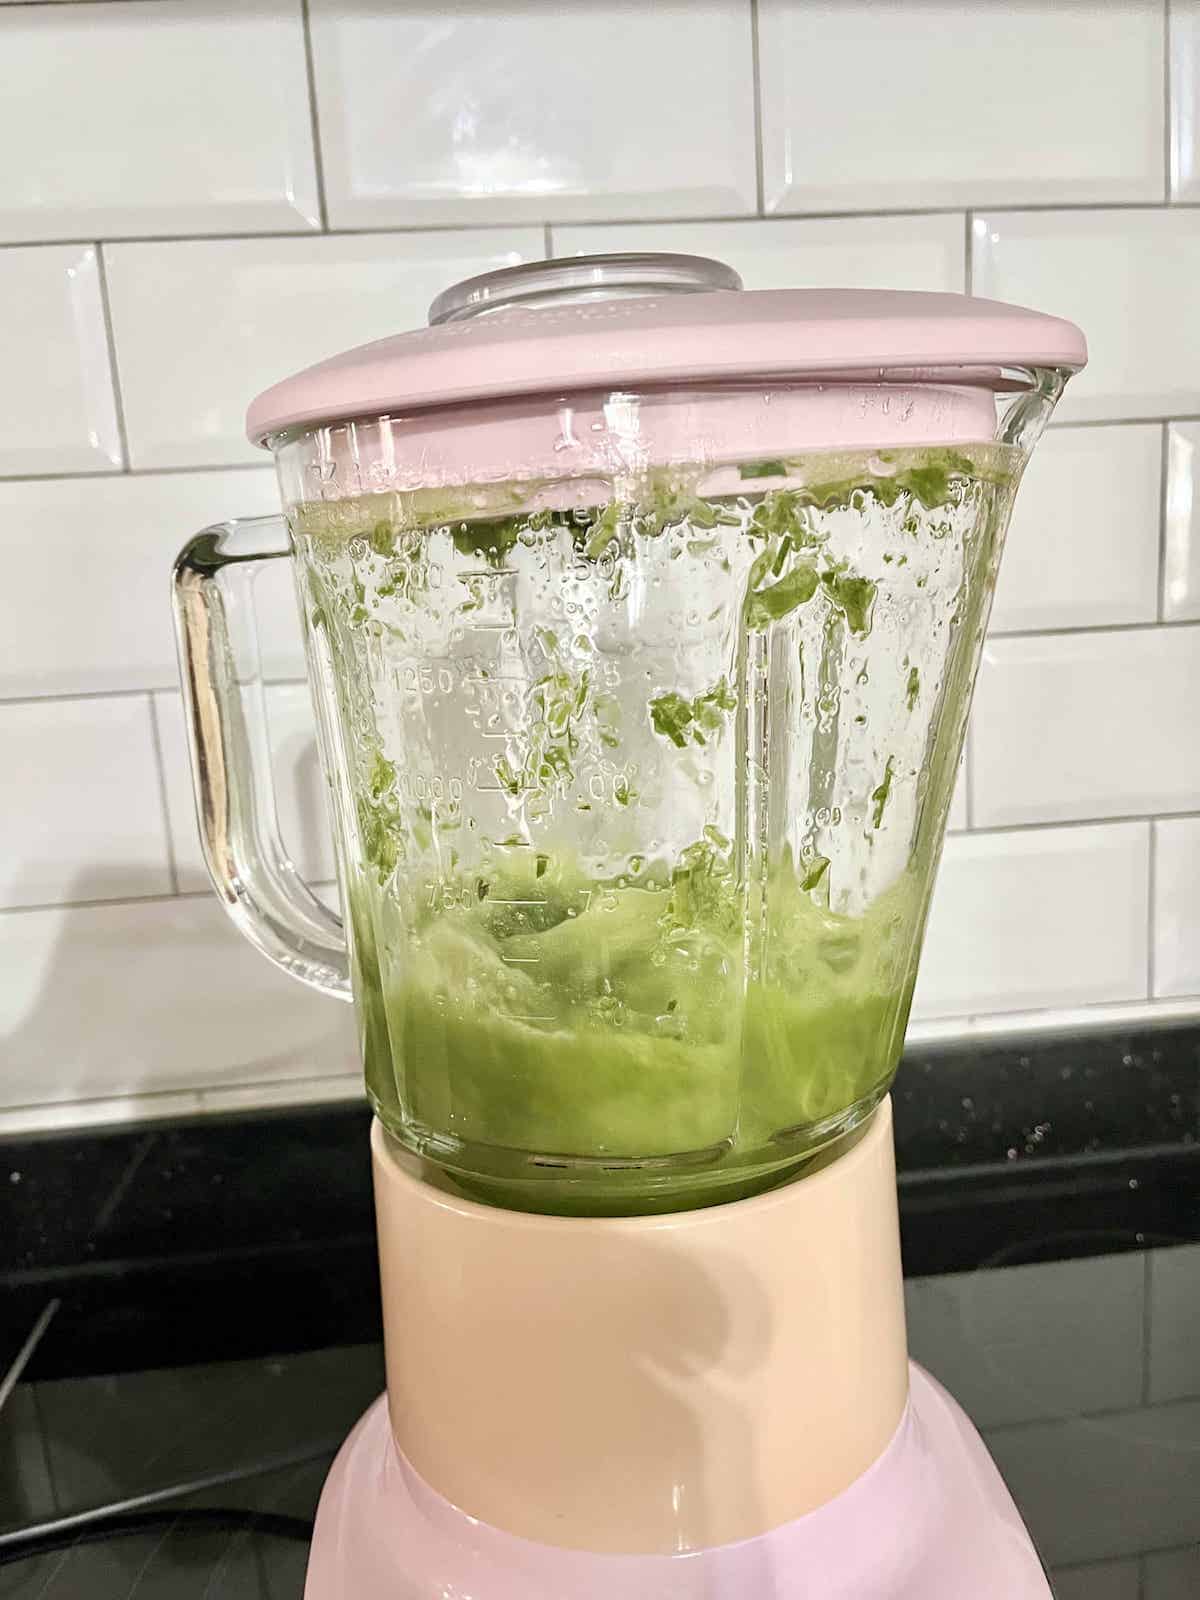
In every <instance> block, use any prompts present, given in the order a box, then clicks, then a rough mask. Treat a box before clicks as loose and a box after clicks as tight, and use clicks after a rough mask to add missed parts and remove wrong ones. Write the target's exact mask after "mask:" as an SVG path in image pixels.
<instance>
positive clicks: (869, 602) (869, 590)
mask: <svg viewBox="0 0 1200 1600" xmlns="http://www.w3.org/2000/svg"><path fill="white" fill-rule="evenodd" d="M821 581H822V583H823V584H824V585H825V587H826V590H827V592H828V594H829V598H830V599H831V600H832V601H833V603H834V605H835V606H836V607H837V608H838V610H839V611H841V612H842V613H843V615H844V616H845V618H846V625H847V626H848V627H849V629H850V632H851V633H852V634H854V635H855V636H856V637H858V638H863V637H864V636H865V635H866V634H868V633H870V631H871V613H872V611H873V610H874V608H875V584H874V583H873V582H872V580H871V579H870V578H856V577H855V576H854V575H853V574H852V573H849V572H838V571H829V572H823V573H822V574H821Z"/></svg>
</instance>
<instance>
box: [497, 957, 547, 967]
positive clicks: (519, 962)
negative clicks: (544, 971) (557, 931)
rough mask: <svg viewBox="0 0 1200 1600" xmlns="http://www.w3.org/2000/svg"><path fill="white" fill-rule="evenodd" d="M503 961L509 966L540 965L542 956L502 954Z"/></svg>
mask: <svg viewBox="0 0 1200 1600" xmlns="http://www.w3.org/2000/svg"><path fill="white" fill-rule="evenodd" d="M500 959H501V961H503V962H504V964H505V966H507V967H540V966H541V964H542V958H541V956H501V957H500Z"/></svg>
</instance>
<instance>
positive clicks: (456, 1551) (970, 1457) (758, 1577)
mask: <svg viewBox="0 0 1200 1600" xmlns="http://www.w3.org/2000/svg"><path fill="white" fill-rule="evenodd" d="M909 1376H910V1388H909V1400H908V1405H907V1406H906V1408H905V1411H904V1415H903V1417H902V1419H901V1422H900V1426H899V1428H898V1429H897V1430H896V1432H895V1434H894V1436H893V1438H892V1440H891V1442H890V1443H889V1444H888V1446H887V1448H886V1449H885V1450H884V1452H883V1454H882V1455H881V1456H880V1457H879V1458H878V1460H876V1461H875V1462H874V1464H873V1465H872V1466H870V1467H869V1468H868V1469H867V1471H866V1472H864V1473H863V1474H862V1476H861V1477H860V1478H858V1479H857V1480H856V1481H855V1482H854V1483H852V1484H851V1485H850V1486H849V1488H847V1489H845V1490H843V1492H842V1493H841V1494H839V1495H837V1496H836V1497H835V1498H834V1499H833V1500H831V1501H829V1502H828V1504H826V1505H824V1506H821V1507H820V1508H819V1509H817V1510H815V1511H810V1512H809V1513H808V1514H807V1515H805V1516H802V1517H800V1518H798V1519H797V1520H796V1521H794V1522H789V1523H785V1524H784V1525H783V1526H782V1527H779V1528H773V1529H772V1530H770V1531H769V1532H767V1533H764V1534H761V1535H759V1536H758V1537H756V1538H751V1539H744V1540H741V1541H739V1542H738V1543H735V1544H726V1545H720V1546H717V1547H715V1548H713V1549H708V1550H696V1551H689V1552H687V1553H684V1554H679V1555H592V1554H589V1553H587V1552H584V1551H578V1550H565V1549H559V1548H556V1547H555V1546H553V1545H547V1544H538V1543H535V1542H533V1541H532V1540H527V1539H521V1538H517V1537H515V1536H514V1535H512V1534H508V1533H504V1532H502V1531H500V1530H499V1529H497V1528H492V1527H488V1526H487V1525H486V1524H484V1523H482V1522H479V1521H476V1520H475V1519H474V1518H473V1517H469V1516H467V1515H466V1514H465V1513H464V1512H462V1511H459V1510H458V1509H457V1508H456V1507H454V1506H453V1505H451V1504H450V1502H449V1501H448V1500H445V1499H443V1498H442V1496H441V1495H439V1494H437V1493H436V1492H435V1491H434V1490H433V1489H431V1488H430V1487H429V1485H428V1484H426V1483H425V1482H424V1481H423V1480H422V1479H421V1478H420V1477H418V1475H417V1474H416V1472H415V1471H414V1470H413V1469H412V1467H411V1466H410V1465H409V1464H408V1463H407V1462H406V1461H405V1460H404V1459H403V1457H402V1456H401V1455H400V1453H399V1451H398V1450H397V1448H396V1445H395V1443H394V1441H393V1438H392V1433H391V1429H390V1427H389V1424H388V1413H387V1406H386V1403H385V1399H384V1397H382V1396H381V1397H380V1399H378V1400H377V1401H376V1402H375V1404H374V1405H373V1406H372V1407H371V1408H370V1410H369V1411H368V1412H367V1413H366V1415H365V1416H364V1417H363V1418H362V1420H361V1421H360V1422H359V1423H358V1425H357V1427H356V1428H355V1429H354V1432H353V1433H352V1434H351V1435H350V1437H349V1438H348V1439H347V1441H346V1443H345V1445H344V1446H343V1447H342V1449H341V1451H340V1453H339V1455H338V1457H337V1460H336V1461H335V1462H334V1464H333V1468H332V1470H331V1472H330V1474H329V1478H328V1481H327V1482H326V1485H325V1490H324V1493H323V1494H322V1496H321V1504H320V1509H319V1511H318V1513H317V1524H316V1532H315V1535H314V1538H313V1545H312V1554H311V1556H310V1559H309V1567H308V1581H307V1583H306V1585H305V1590H304V1595H305V1600H435V1597H437V1600H444V1597H447V1596H453V1597H455V1600H466V1597H468V1596H469V1597H470V1600H1050V1596H1051V1590H1050V1586H1049V1583H1048V1581H1047V1579H1046V1576H1045V1573H1044V1570H1043V1568H1042V1565H1041V1562H1040V1561H1039V1559H1038V1556H1037V1553H1036V1551H1035V1550H1034V1547H1033V1543H1032V1541H1031V1539H1030V1537H1029V1535H1028V1533H1027V1532H1026V1530H1025V1527H1024V1525H1023V1523H1022V1521H1021V1518H1020V1516H1019V1514H1018V1512H1017V1509H1016V1507H1015V1506H1014V1504H1013V1501H1012V1497H1011V1496H1010V1494H1009V1492H1008V1490H1007V1489H1006V1488H1005V1486H1004V1482H1003V1480H1002V1479H1001V1477H1000V1474H999V1472H998V1471H997V1470H996V1467H995V1465H994V1464H993V1462H992V1459H991V1457H990V1456H989V1455H988V1453H987V1450H986V1449H985V1448H984V1445H983V1442H982V1441H981V1439H980V1438H979V1435H978V1434H977V1433H976V1431H975V1429H974V1427H973V1425H972V1424H971V1422H970V1421H969V1420H968V1418H967V1416H966V1415H965V1413H964V1412H963V1410H962V1409H961V1407H960V1406H959V1405H958V1404H957V1403H956V1402H955V1401H954V1400H953V1399H952V1398H951V1397H950V1396H949V1395H948V1394H947V1393H946V1391H945V1390H944V1389H943V1388H942V1387H941V1385H940V1384H938V1383H936V1382H935V1381H934V1380H933V1379H932V1378H931V1377H930V1376H929V1374H928V1373H927V1372H924V1371H923V1370H922V1369H921V1368H920V1367H918V1366H916V1365H915V1364H912V1365H910V1368H909ZM513 1448H514V1450H516V1449H519V1448H520V1442H519V1440H514V1441H513Z"/></svg>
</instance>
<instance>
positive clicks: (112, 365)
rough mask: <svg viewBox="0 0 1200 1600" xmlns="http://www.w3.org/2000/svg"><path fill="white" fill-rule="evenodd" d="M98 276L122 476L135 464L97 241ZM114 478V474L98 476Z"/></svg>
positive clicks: (101, 246)
mask: <svg viewBox="0 0 1200 1600" xmlns="http://www.w3.org/2000/svg"><path fill="white" fill-rule="evenodd" d="M94 249H95V251H96V276H97V279H98V281H99V284H100V314H101V316H102V317H103V318H104V339H105V343H106V345H107V347H108V373H109V382H110V383H111V384H112V393H113V406H114V408H115V409H116V413H117V438H118V440H119V441H120V445H121V474H122V475H124V474H128V472H129V471H130V469H131V467H132V465H133V462H132V459H131V457H130V454H129V432H128V429H127V428H126V425H125V396H124V394H123V392H122V389H121V368H120V365H119V364H118V361H117V339H116V334H115V333H114V332H113V318H112V304H111V302H110V300H109V296H108V262H107V261H106V260H105V258H104V243H103V241H102V240H97V241H96V243H95V245H94ZM98 476H101V477H103V476H112V474H103V473H101V474H98Z"/></svg>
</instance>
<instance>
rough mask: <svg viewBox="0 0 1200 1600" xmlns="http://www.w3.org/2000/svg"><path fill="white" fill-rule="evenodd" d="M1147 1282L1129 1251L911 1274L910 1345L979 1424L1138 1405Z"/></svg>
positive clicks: (1139, 1263) (1139, 1262) (908, 1289)
mask: <svg viewBox="0 0 1200 1600" xmlns="http://www.w3.org/2000/svg"><path fill="white" fill-rule="evenodd" d="M1144 1280H1145V1270H1144V1266H1143V1262H1142V1257H1141V1256H1140V1255H1138V1254H1135V1253H1133V1252H1129V1253H1127V1254H1125V1255H1110V1256H1093V1257H1090V1258H1088V1259H1082V1260H1076V1261H1053V1262H1039V1263H1036V1264H1032V1265H1023V1266H1012V1267H995V1266H989V1267H988V1268H986V1269H984V1270H982V1271H979V1272H968V1273H958V1272H955V1273H947V1274H945V1275H943V1276H941V1277H936V1278H915V1279H910V1280H909V1281H908V1282H907V1283H906V1284H905V1286H904V1298H905V1307H906V1311H907V1317H908V1343H909V1350H910V1351H911V1353H912V1356H913V1358H914V1360H916V1361H919V1362H920V1363H921V1364H922V1366H924V1367H927V1368H928V1369H929V1371H930V1372H932V1373H933V1375H934V1377H935V1378H937V1379H938V1381H939V1382H940V1383H943V1384H945V1386H946V1388H948V1389H949V1390H950V1393H951V1394H952V1395H953V1396H954V1398H955V1399H956V1400H957V1401H958V1403H959V1404H960V1405H961V1406H963V1407H964V1408H965V1410H966V1412H967V1414H968V1416H970V1418H971V1420H972V1422H974V1423H975V1424H976V1426H977V1427H991V1426H993V1425H995V1424H996V1423H1000V1422H1032V1421H1034V1420H1036V1419H1038V1418H1041V1417H1071V1416H1079V1415H1080V1414H1081V1413H1083V1412H1087V1411H1112V1410H1116V1409H1118V1408H1120V1407H1123V1406H1136V1405H1138V1404H1139V1403H1140V1401H1141V1398H1142V1328H1143V1323H1144V1319H1145V1309H1146V1308H1145V1295H1144V1292H1143V1290H1144ZM1097 1305H1103V1307H1104V1318H1103V1320H1102V1321H1097V1318H1096V1307H1097ZM1084 1346H1086V1348H1087V1352H1088V1359H1087V1360H1086V1361H1080V1359H1079V1352H1080V1349H1081V1348H1083V1347H1084Z"/></svg>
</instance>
